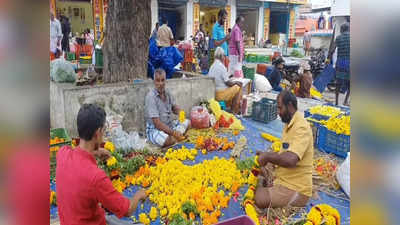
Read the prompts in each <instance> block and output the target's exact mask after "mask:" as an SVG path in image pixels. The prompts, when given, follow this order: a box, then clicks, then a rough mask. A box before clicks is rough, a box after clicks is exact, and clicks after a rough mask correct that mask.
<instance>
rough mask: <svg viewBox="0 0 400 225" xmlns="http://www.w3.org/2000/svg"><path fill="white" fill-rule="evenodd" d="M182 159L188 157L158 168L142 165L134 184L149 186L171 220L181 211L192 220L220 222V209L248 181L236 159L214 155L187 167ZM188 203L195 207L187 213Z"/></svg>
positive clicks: (173, 159)
mask: <svg viewBox="0 0 400 225" xmlns="http://www.w3.org/2000/svg"><path fill="white" fill-rule="evenodd" d="M178 151H182V150H178ZM188 151H189V152H191V150H188ZM172 154H173V153H172V152H170V153H169V155H172ZM165 158H167V157H165ZM179 158H185V156H182V157H180V156H177V157H171V158H169V159H168V160H165V159H164V160H159V161H158V162H157V165H156V166H155V167H148V166H147V165H146V166H144V167H142V168H140V169H139V171H138V172H137V173H136V174H135V176H134V180H133V181H132V184H135V185H142V186H144V187H149V188H148V190H147V194H148V195H149V199H150V201H152V202H154V203H156V205H157V207H158V209H159V211H160V213H159V214H160V216H161V217H165V219H169V220H172V219H173V218H174V215H176V214H179V215H182V217H183V218H189V219H194V218H193V217H196V216H199V217H200V219H201V222H202V224H204V225H210V224H214V223H217V222H218V218H219V217H220V216H221V211H220V210H221V209H222V208H227V207H228V203H229V200H230V198H231V196H232V192H236V191H237V190H238V189H239V187H240V186H242V185H243V184H244V183H247V182H248V181H247V180H246V179H245V178H244V177H242V174H241V172H240V170H238V169H237V167H236V162H235V161H234V160H233V159H229V160H228V159H224V158H222V159H220V158H217V157H215V158H214V159H212V160H205V161H203V162H202V163H200V164H196V165H193V166H188V165H184V164H183V163H182V162H181V161H180V160H178V159H179ZM187 202H189V203H190V204H191V205H193V206H194V207H195V209H196V210H192V211H187V210H186V213H185V207H183V206H184V204H185V203H187ZM189 208H190V207H189ZM142 217H143V220H144V216H142ZM175 217H176V216H175ZM179 218H180V217H179ZM179 218H178V217H176V218H175V219H179Z"/></svg>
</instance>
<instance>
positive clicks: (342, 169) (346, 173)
mask: <svg viewBox="0 0 400 225" xmlns="http://www.w3.org/2000/svg"><path fill="white" fill-rule="evenodd" d="M336 179H337V181H338V183H339V185H340V186H341V187H342V189H343V191H344V193H346V195H347V196H349V197H350V153H348V154H347V158H346V159H345V160H344V162H343V163H342V164H341V165H340V166H339V168H338V170H337V172H336Z"/></svg>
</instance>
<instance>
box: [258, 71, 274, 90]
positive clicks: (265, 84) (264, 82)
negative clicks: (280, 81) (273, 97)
mask: <svg viewBox="0 0 400 225" xmlns="http://www.w3.org/2000/svg"><path fill="white" fill-rule="evenodd" d="M254 83H255V87H256V90H258V91H261V92H268V91H271V90H272V87H271V84H270V83H269V81H268V79H267V78H266V77H265V76H263V75H260V74H257V73H256V74H255V75H254Z"/></svg>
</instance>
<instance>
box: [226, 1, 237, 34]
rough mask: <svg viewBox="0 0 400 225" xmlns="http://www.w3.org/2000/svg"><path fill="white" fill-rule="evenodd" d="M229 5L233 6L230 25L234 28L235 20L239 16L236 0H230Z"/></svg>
mask: <svg viewBox="0 0 400 225" xmlns="http://www.w3.org/2000/svg"><path fill="white" fill-rule="evenodd" d="M227 5H229V6H230V7H231V18H230V26H231V28H232V27H233V26H234V25H235V20H236V16H237V9H236V0H228V2H227Z"/></svg>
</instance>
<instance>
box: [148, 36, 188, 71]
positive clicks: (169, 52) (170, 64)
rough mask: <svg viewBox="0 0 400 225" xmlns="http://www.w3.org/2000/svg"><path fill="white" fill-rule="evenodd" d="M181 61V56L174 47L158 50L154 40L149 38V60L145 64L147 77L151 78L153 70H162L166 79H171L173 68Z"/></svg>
mask: <svg viewBox="0 0 400 225" xmlns="http://www.w3.org/2000/svg"><path fill="white" fill-rule="evenodd" d="M182 60H183V56H182V54H181V53H180V52H179V50H178V49H177V48H175V47H165V48H161V49H160V48H158V46H157V43H156V40H155V39H154V38H150V41H149V60H148V62H147V75H148V77H151V78H153V75H154V70H155V69H157V68H162V69H164V70H165V73H166V75H167V79H169V78H171V77H172V74H173V73H174V72H175V69H174V68H175V66H176V65H178V64H179V63H180V62H181V61H182Z"/></svg>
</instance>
